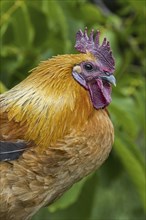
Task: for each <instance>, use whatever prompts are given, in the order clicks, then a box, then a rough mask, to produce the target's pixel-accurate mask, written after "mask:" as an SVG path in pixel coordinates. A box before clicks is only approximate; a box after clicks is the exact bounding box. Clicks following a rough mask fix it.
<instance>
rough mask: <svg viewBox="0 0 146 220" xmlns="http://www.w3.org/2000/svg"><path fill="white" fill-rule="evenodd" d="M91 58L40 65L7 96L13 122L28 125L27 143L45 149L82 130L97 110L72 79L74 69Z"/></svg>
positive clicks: (71, 57)
mask: <svg viewBox="0 0 146 220" xmlns="http://www.w3.org/2000/svg"><path fill="white" fill-rule="evenodd" d="M83 59H91V57H87V55H86V56H85V57H84V56H81V55H65V56H57V57H55V58H52V59H50V60H48V61H45V62H43V63H41V64H40V66H38V67H37V68H36V69H34V70H33V71H32V73H31V74H30V76H28V77H27V78H26V79H25V80H24V81H22V82H21V83H20V84H19V85H17V86H16V87H14V88H13V89H12V90H10V91H9V92H8V93H6V96H5V95H4V96H5V97H4V105H5V103H6V106H5V107H4V109H5V110H6V111H7V112H8V118H9V120H12V119H13V120H14V121H16V122H18V123H21V124H23V123H25V124H27V127H28V129H27V132H26V134H25V139H26V140H33V141H34V142H35V143H36V144H37V145H38V146H39V145H40V146H41V148H46V147H47V146H48V145H49V144H50V143H54V142H56V140H58V139H60V138H62V137H64V135H66V134H69V133H70V132H71V130H73V129H75V130H79V129H81V127H82V125H83V124H85V123H86V121H87V120H88V118H89V117H90V115H91V114H92V113H93V111H94V108H93V106H92V103H91V101H90V97H89V94H88V92H87V91H86V90H85V89H84V88H83V87H82V86H80V85H79V84H78V83H77V82H76V81H75V80H74V79H73V77H72V68H73V66H74V65H75V64H76V63H79V62H81V61H82V60H83Z"/></svg>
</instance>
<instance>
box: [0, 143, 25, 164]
mask: <svg viewBox="0 0 146 220" xmlns="http://www.w3.org/2000/svg"><path fill="white" fill-rule="evenodd" d="M26 147H27V144H26V143H25V142H23V141H17V142H8V141H0V161H9V160H16V159H18V158H19V157H20V156H21V154H22V153H23V152H24V151H25V150H26Z"/></svg>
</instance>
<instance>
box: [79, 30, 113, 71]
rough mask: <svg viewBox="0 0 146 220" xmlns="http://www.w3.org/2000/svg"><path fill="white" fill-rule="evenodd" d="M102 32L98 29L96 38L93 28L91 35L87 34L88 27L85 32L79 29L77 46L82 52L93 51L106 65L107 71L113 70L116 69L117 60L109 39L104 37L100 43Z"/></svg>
mask: <svg viewBox="0 0 146 220" xmlns="http://www.w3.org/2000/svg"><path fill="white" fill-rule="evenodd" d="M99 37H100V32H99V31H97V33H96V36H95V38H94V30H93V29H92V31H91V33H90V35H89V37H88V34H87V27H86V28H85V31H84V33H83V32H82V31H81V30H79V31H78V32H77V34H76V44H75V48H76V49H77V50H78V51H79V52H81V53H87V52H90V53H92V54H93V55H94V56H95V57H96V58H97V59H98V60H99V62H100V63H101V64H102V65H103V66H104V67H106V69H107V71H109V72H113V71H114V70H115V61H114V58H113V56H112V51H111V49H110V44H109V41H107V40H106V38H104V40H103V42H102V44H101V45H99Z"/></svg>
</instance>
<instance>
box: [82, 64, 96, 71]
mask: <svg viewBox="0 0 146 220" xmlns="http://www.w3.org/2000/svg"><path fill="white" fill-rule="evenodd" d="M84 68H85V70H87V71H88V72H91V71H93V69H94V68H93V65H92V64H91V63H85V64H84Z"/></svg>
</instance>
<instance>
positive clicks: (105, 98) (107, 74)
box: [72, 28, 116, 109]
mask: <svg viewBox="0 0 146 220" xmlns="http://www.w3.org/2000/svg"><path fill="white" fill-rule="evenodd" d="M99 36H100V32H99V31H97V33H96V36H95V38H94V30H92V31H91V33H90V36H89V37H88V35H87V28H86V29H85V31H84V33H83V32H82V31H81V30H79V31H78V32H77V34H76V44H75V48H76V49H77V50H78V51H79V52H81V53H86V54H88V53H90V54H92V56H93V60H85V61H83V62H81V63H79V64H77V65H75V66H74V68H73V71H72V75H73V77H74V79H75V80H76V81H77V82H78V83H79V84H80V85H82V86H83V87H84V88H85V89H86V90H88V91H89V93H90V97H91V101H92V103H93V106H94V107H95V108H96V109H100V108H105V107H106V106H107V105H109V103H110V102H111V85H112V84H113V85H116V80H115V77H114V76H113V73H114V70H115V62H114V58H113V56H112V51H111V49H110V44H109V42H108V41H107V40H106V38H104V40H103V42H102V44H101V45H100V44H99Z"/></svg>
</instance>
